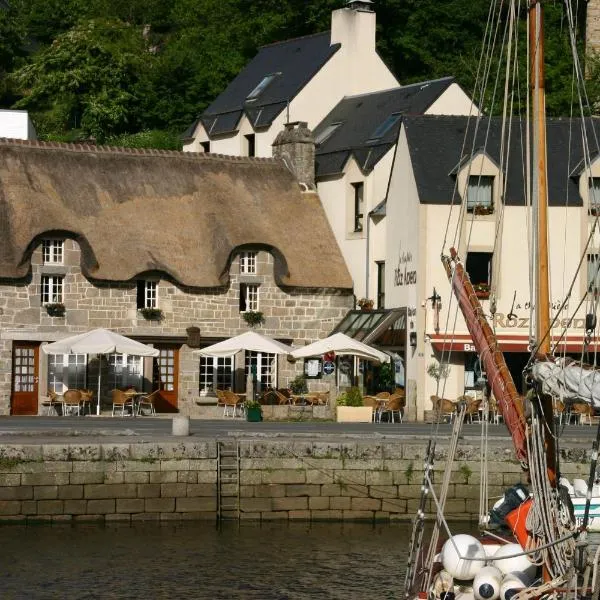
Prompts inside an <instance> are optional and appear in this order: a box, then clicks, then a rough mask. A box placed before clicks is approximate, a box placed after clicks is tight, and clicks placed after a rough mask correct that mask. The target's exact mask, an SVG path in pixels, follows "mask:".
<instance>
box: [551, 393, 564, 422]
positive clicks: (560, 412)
mask: <svg viewBox="0 0 600 600" xmlns="http://www.w3.org/2000/svg"><path fill="white" fill-rule="evenodd" d="M552 406H553V410H554V417H555V418H558V424H559V425H562V423H563V419H564V418H565V408H566V407H565V403H564V402H561V401H560V400H559V399H558V398H555V399H554V401H553V402H552ZM567 422H568V419H567Z"/></svg>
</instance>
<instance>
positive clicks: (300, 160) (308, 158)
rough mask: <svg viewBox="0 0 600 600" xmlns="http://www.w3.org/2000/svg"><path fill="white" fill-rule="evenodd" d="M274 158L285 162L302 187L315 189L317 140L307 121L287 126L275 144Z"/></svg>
mask: <svg viewBox="0 0 600 600" xmlns="http://www.w3.org/2000/svg"><path fill="white" fill-rule="evenodd" d="M273 158H277V159H279V160H283V162H284V163H285V164H286V166H287V168H288V169H289V170H290V171H292V173H294V175H295V176H296V179H297V180H298V183H299V184H300V185H301V186H306V187H307V188H308V189H309V190H314V189H315V138H314V137H313V134H312V131H311V130H310V129H309V128H308V124H307V123H306V121H295V122H293V123H286V124H285V129H284V130H283V131H280V132H279V133H278V134H277V137H276V138H275V141H274V142H273Z"/></svg>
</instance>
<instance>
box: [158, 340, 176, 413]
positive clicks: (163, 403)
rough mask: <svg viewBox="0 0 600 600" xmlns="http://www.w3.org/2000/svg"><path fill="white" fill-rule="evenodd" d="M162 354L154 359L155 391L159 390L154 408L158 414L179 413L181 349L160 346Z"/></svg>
mask: <svg viewBox="0 0 600 600" xmlns="http://www.w3.org/2000/svg"><path fill="white" fill-rule="evenodd" d="M155 347H156V348H158V350H159V351H160V354H159V355H158V356H157V357H156V358H155V359H154V369H153V377H152V379H153V382H152V383H153V386H152V389H153V390H159V394H158V396H159V397H158V398H157V399H156V401H155V403H154V406H155V408H156V412H163V413H164V412H166V413H172V412H177V396H178V392H179V389H178V388H179V347H178V346H159V345H156V346H155Z"/></svg>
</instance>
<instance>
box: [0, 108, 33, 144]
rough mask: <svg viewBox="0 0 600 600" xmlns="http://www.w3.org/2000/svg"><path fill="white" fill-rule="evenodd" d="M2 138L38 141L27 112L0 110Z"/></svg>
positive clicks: (0, 133)
mask: <svg viewBox="0 0 600 600" xmlns="http://www.w3.org/2000/svg"><path fill="white" fill-rule="evenodd" d="M0 137H4V138H12V139H17V140H35V139H37V136H36V133H35V129H34V127H33V124H32V122H31V120H30V119H29V115H28V114H27V111H26V110H1V109H0Z"/></svg>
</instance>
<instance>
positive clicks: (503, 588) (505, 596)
mask: <svg viewBox="0 0 600 600" xmlns="http://www.w3.org/2000/svg"><path fill="white" fill-rule="evenodd" d="M532 581H533V578H530V577H527V575H525V574H524V573H507V574H506V575H505V576H504V577H503V578H502V583H501V584H500V600H511V598H512V597H513V596H514V595H515V594H517V593H518V592H520V591H521V590H523V589H525V588H526V587H527V586H528V585H531V583H532Z"/></svg>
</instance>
